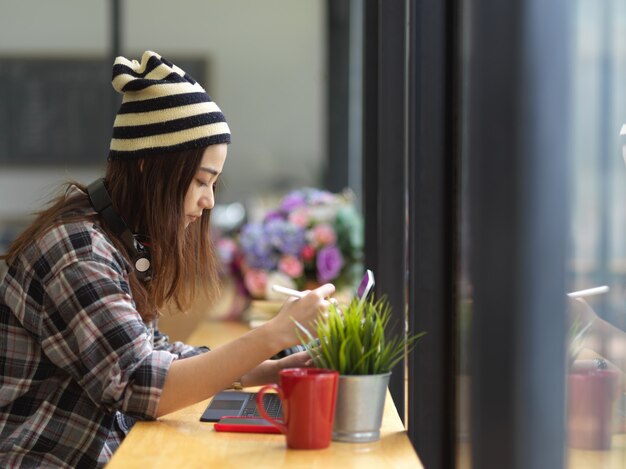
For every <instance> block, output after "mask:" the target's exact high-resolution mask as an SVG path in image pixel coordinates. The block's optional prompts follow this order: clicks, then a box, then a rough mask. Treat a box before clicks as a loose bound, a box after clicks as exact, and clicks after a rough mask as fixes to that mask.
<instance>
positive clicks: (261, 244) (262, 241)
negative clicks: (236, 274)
mask: <svg viewBox="0 0 626 469" xmlns="http://www.w3.org/2000/svg"><path fill="white" fill-rule="evenodd" d="M239 242H240V243H241V248H242V249H243V252H244V256H245V259H246V263H247V264H248V265H249V266H250V267H252V268H256V269H265V270H272V269H275V268H276V266H277V265H278V259H279V255H278V253H276V252H275V251H274V249H273V246H272V243H271V242H270V240H269V239H268V236H267V234H266V232H265V229H264V226H263V225H262V224H260V223H249V224H247V225H246V226H244V227H243V229H242V230H241V235H240V237H239Z"/></svg>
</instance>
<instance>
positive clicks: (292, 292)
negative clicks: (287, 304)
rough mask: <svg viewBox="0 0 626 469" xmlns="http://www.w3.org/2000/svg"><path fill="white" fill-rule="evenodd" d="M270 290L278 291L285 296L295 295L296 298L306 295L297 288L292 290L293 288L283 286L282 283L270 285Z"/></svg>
mask: <svg viewBox="0 0 626 469" xmlns="http://www.w3.org/2000/svg"><path fill="white" fill-rule="evenodd" d="M272 290H274V291H275V292H278V293H282V294H283V295H287V296H295V297H296V298H302V297H304V296H306V293H304V292H303V291H299V290H294V289H293V288H287V287H283V286H282V285H272Z"/></svg>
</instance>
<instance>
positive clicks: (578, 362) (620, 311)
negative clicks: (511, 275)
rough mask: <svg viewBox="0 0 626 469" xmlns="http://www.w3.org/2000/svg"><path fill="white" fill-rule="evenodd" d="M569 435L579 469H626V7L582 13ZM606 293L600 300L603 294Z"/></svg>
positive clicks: (577, 30) (580, 7)
mask: <svg viewBox="0 0 626 469" xmlns="http://www.w3.org/2000/svg"><path fill="white" fill-rule="evenodd" d="M572 6H574V8H573V9H572V14H573V19H574V21H573V24H574V28H573V33H574V34H573V39H572V41H573V43H572V61H571V67H572V71H571V75H570V76H571V77H572V80H571V84H570V86H571V108H572V111H573V112H572V114H571V132H570V135H571V142H570V147H571V149H572V150H571V160H570V181H571V185H570V210H571V213H570V216H571V225H570V242H571V252H570V256H569V264H568V269H567V272H568V275H569V278H568V284H569V287H570V291H578V290H581V289H588V288H593V287H598V286H606V287H607V288H603V289H601V290H593V291H592V292H590V296H585V297H581V298H571V299H570V300H569V308H568V315H569V324H570V330H569V338H570V341H569V350H568V360H569V365H570V367H569V373H568V376H567V387H568V399H567V405H568V407H567V409H568V418H567V429H568V442H567V447H568V455H569V463H568V467H570V468H579V467H594V468H603V467H623V464H624V462H625V461H626V435H625V431H626V427H625V420H624V411H625V406H624V404H625V402H626V399H625V397H624V396H625V395H624V380H623V372H624V370H626V335H625V334H624V330H626V310H625V309H624V305H625V303H624V293H625V289H626V212H625V211H624V205H623V204H624V202H625V201H626V193H625V189H626V167H625V166H624V160H623V159H622V151H621V144H622V143H624V142H623V141H622V142H620V136H619V133H620V129H621V128H622V124H624V123H626V87H625V86H624V85H625V84H626V47H625V46H626V3H625V2H623V1H621V0H619V1H617V0H613V1H605V2H597V1H594V0H577V1H576V2H574V3H573V5H572ZM598 291H599V292H600V293H597V294H593V293H595V292H598Z"/></svg>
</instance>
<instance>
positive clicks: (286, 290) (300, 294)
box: [272, 285, 337, 306]
mask: <svg viewBox="0 0 626 469" xmlns="http://www.w3.org/2000/svg"><path fill="white" fill-rule="evenodd" d="M272 290H274V291H275V292H277V293H282V294H283V295H287V296H295V297H296V298H302V297H305V296H306V295H307V293H305V292H303V291H299V290H294V289H293V288H287V287H283V286H282V285H272ZM328 301H329V302H331V303H332V304H334V305H335V306H337V300H336V299H335V298H329V299H328Z"/></svg>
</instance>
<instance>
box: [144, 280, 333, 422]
mask: <svg viewBox="0 0 626 469" xmlns="http://www.w3.org/2000/svg"><path fill="white" fill-rule="evenodd" d="M334 290H335V287H334V286H333V285H330V284H327V285H323V286H321V287H319V288H317V289H316V290H313V291H312V292H310V293H309V294H308V295H307V296H305V297H304V298H301V299H297V300H296V299H290V300H287V301H286V302H285V305H284V306H283V307H282V309H281V310H280V312H279V313H278V314H277V315H276V317H274V318H273V319H272V320H271V321H269V322H268V323H266V324H264V325H263V326H261V327H259V328H257V329H253V330H252V331H250V332H248V333H247V334H245V335H243V336H242V337H240V338H238V339H236V340H234V341H232V342H230V343H228V344H224V345H222V346H220V347H217V348H215V349H213V351H212V352H210V353H205V354H202V355H198V356H195V357H190V358H186V359H184V360H175V361H174V362H173V363H172V364H171V366H170V369H169V371H168V373H167V376H166V378H165V384H164V386H163V391H162V393H161V397H160V400H159V405H158V409H157V414H156V416H157V417H160V416H162V415H165V414H168V413H170V412H173V411H175V410H178V409H180V408H183V407H186V406H189V405H191V404H194V403H196V402H199V401H201V400H204V399H207V398H209V397H211V396H212V395H214V394H215V393H217V392H219V391H221V390H222V389H225V388H228V387H229V386H230V385H231V383H232V382H233V381H236V380H238V379H240V378H241V377H242V376H244V375H245V374H246V373H248V372H250V371H251V370H253V369H255V368H256V367H257V366H259V365H260V364H261V363H262V362H264V361H265V360H267V359H269V358H270V357H271V356H273V355H274V354H276V353H277V352H279V351H280V350H283V349H285V348H287V347H289V346H291V345H294V344H295V343H297V342H298V338H297V335H296V332H295V331H296V327H295V324H294V320H297V321H298V322H300V323H301V324H303V325H305V326H307V327H309V329H310V330H313V328H312V327H310V326H311V325H312V323H313V321H314V320H315V319H316V317H317V316H318V314H319V313H320V312H321V311H325V310H327V308H328V302H327V301H326V300H324V298H326V297H328V296H330V295H332V294H333V292H334ZM292 360H298V358H294V359H292ZM265 366H267V365H265ZM252 377H254V375H252ZM244 384H246V385H250V384H253V383H246V382H245V380H244Z"/></svg>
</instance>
